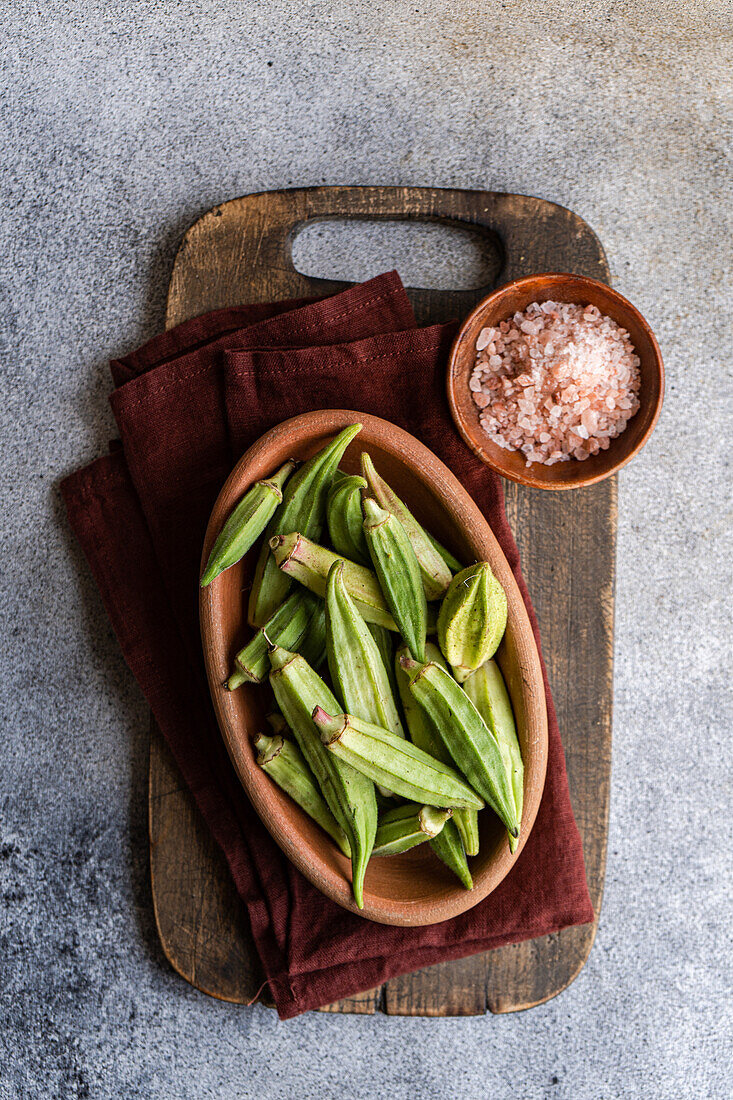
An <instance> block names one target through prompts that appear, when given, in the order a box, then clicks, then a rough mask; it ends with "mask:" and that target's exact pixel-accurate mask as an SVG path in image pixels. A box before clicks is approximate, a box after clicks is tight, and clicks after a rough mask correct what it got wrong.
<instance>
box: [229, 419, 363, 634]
mask: <svg viewBox="0 0 733 1100" xmlns="http://www.w3.org/2000/svg"><path fill="white" fill-rule="evenodd" d="M360 431H361V424H351V425H350V426H349V427H348V428H344V430H343V431H342V432H339V434H338V435H337V436H336V437H335V438H334V439H332V440H331V442H330V443H329V444H328V446H326V447H324V448H323V449H322V450H320V451H319V452H318V454H315V455H313V457H312V458H309V459H308V461H307V462H306V463H305V464H304V465H303V466H301V468H300V469H299V470H298V472H297V473H296V474H294V475H293V477H291V478H290V480H289V481H288V483H287V485H286V487H285V492H284V493H283V502H282V505H281V506H280V507H279V508H278V510H277V511H276V512H275V515H274V516H273V517H272V520H271V521H270V524H269V525H268V528H267V531H266V532H265V541H264V544H263V547H262V550H261V551H260V556H259V558H258V560H257V567H256V569H255V575H254V580H253V582H252V588H251V590H250V594H249V609H248V618H249V622H250V625H251V626H264V624H265V623H266V622H267V620H268V619H269V618H270V615H272V613H273V611H275V609H276V608H278V607H279V606H280V604H281V603H282V602H283V600H284V599H285V597H286V596H287V594H288V590H289V589H290V586H291V583H292V581H291V578H290V577H289V576H288V575H287V574H285V573H282V572H281V571H280V570H279V569H278V568H277V565H276V564H275V562H274V561H273V560H272V555H271V554H270V549H269V542H270V539H271V538H273V536H275V535H279V534H281V533H282V532H285V531H302V533H303V534H304V535H306V536H307V537H308V538H311V539H318V538H320V536H321V531H322V530H323V525H324V522H325V519H326V500H327V498H328V492H329V489H330V488H331V483H332V481H333V476H334V473H335V471H336V468H337V466H338V464H339V462H340V461H341V458H342V456H343V453H344V451H345V450H346V448H347V447H348V445H349V443H350V442H351V440H352V439H353V438H354V436H355V435H357V433H358V432H360Z"/></svg>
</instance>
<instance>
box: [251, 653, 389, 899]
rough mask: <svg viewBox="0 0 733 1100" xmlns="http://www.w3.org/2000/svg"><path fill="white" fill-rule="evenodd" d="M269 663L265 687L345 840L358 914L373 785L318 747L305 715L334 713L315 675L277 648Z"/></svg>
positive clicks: (373, 812)
mask: <svg viewBox="0 0 733 1100" xmlns="http://www.w3.org/2000/svg"><path fill="white" fill-rule="evenodd" d="M270 664H271V666H272V671H271V672H270V685H271V687H272V690H273V693H274V695H275V699H276V701H277V704H278V706H279V707H280V710H281V711H282V713H283V715H284V716H285V720H286V722H287V723H288V725H289V726H290V729H291V730H292V731H293V734H294V735H295V739H296V740H297V742H298V745H299V747H300V749H301V752H302V753H303V756H304V757H305V759H306V761H307V763H308V766H309V767H310V769H311V771H312V772H313V774H314V776H315V777H316V780H317V782H318V785H319V786H320V788H321V793H322V794H323V797H324V798H325V800H326V802H327V803H328V806H329V808H330V810H331V813H332V814H333V815H334V817H335V818H336V820H337V821H338V823H339V825H340V826H341V828H342V829H343V831H344V832H345V834H346V836H347V837H348V841H349V846H350V848H351V866H352V887H353V891H354V899H355V901H356V904H357V905H358V906H359V908H360V909H361V908H363V906H364V874H365V872H366V867H367V863H368V861H369V856H370V855H371V851H372V847H373V846H374V836H375V833H376V830H377V800H376V797H375V794H374V784H373V783H372V781H371V780H370V779H369V778H368V777H367V776H365V775H364V774H363V773H362V772H359V771H357V770H356V769H354V768H352V767H350V765H349V764H348V763H347V762H346V763H345V762H344V761H343V760H339V759H337V758H336V757H335V756H334V755H333V754H332V753H330V752H329V751H328V749H326V748H325V747H324V745H323V742H322V741H321V737H320V732H319V730H318V729H317V728H316V726H315V724H314V722H313V719H312V717H311V716H312V713H313V710H314V708H316V707H319V706H324V705H325V706H328V707H332V708H335V709H336V710H338V703H337V702H336V699H335V698H334V696H333V693H332V692H331V690H330V688H329V687H328V686H327V685H326V684H325V683H324V682H323V680H322V679H321V677H320V676H319V675H318V673H317V672H315V671H314V670H313V669H312V668H311V667H310V665H309V664H308V662H307V661H305V660H304V659H303V657H301V656H299V654H297V653H289V652H287V651H286V650H284V649H282V648H281V647H279V646H273V647H272V648H271V650H270Z"/></svg>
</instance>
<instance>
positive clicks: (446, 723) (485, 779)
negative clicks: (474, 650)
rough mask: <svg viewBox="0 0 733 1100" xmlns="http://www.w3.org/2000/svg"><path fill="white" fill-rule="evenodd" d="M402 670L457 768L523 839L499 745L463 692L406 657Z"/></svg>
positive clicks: (438, 671)
mask: <svg viewBox="0 0 733 1100" xmlns="http://www.w3.org/2000/svg"><path fill="white" fill-rule="evenodd" d="M400 664H401V665H402V668H403V669H404V670H405V672H407V673H408V675H409V677H410V680H409V688H410V691H411V692H412V694H413V695H414V697H415V699H416V700H417V702H418V703H420V705H421V706H422V708H423V710H425V711H426V712H427V714H428V715H429V717H430V718H431V719H432V722H433V726H434V728H435V729H436V730H437V732H438V734H439V736H440V738H441V740H442V741H443V743H444V745H445V747H446V748H447V749H448V752H449V753H450V754H451V757H452V758H453V760H454V761H455V763H456V764H457V766H458V767H459V768H460V769H461V771H462V772H463V774H464V775H465V776H466V779H468V781H469V783H470V784H471V786H472V787H473V788H474V790H476V791H478V793H479V794H480V795H481V796H482V798H484V799H486V802H487V803H488V805H489V806H491V808H492V809H493V810H494V811H495V812H496V813H497V814H498V815H499V817H500V818H501V820H502V821H503V822H504V824H505V825H506V827H507V831H508V832H509V833H510V835H512V836H518V835H519V823H518V821H517V813H516V809H515V806H514V797H513V795H512V789H511V784H510V781H509V775H508V773H507V770H506V767H505V765H504V760H503V757H502V755H501V751H500V749H499V745H498V743H497V740H496V738H495V737H494V735H493V733H492V732H491V730H489V728H488V727H487V725H486V723H485V722H484V720H483V718H482V717H481V715H480V714H479V712H478V711H477V710H476V707H475V706H474V705H473V703H472V702H471V700H470V699H469V698H468V696H467V695H466V693H465V691H464V690H463V688H462V687H461V686H460V685H459V684H457V683H456V681H455V680H454V679H453V677H452V676H451V675H450V673H449V672H446V671H445V669H444V668H441V667H440V665H437V664H434V663H432V662H428V663H427V664H422V665H421V664H420V663H419V662H418V661H413V660H412V659H411V658H409V657H406V656H403V657H402V658H401V659H400Z"/></svg>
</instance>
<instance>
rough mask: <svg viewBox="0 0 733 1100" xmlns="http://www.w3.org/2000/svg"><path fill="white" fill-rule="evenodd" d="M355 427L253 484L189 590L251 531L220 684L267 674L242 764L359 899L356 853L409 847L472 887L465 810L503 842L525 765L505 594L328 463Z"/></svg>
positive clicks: (362, 856) (364, 466)
mask: <svg viewBox="0 0 733 1100" xmlns="http://www.w3.org/2000/svg"><path fill="white" fill-rule="evenodd" d="M360 430H361V424H352V425H350V426H349V427H348V428H345V429H344V430H343V431H342V432H340V433H339V435H337V436H336V437H335V438H334V439H333V440H332V441H331V442H330V443H329V444H328V445H327V446H326V447H324V448H323V449H322V450H320V451H319V452H318V453H317V454H315V455H314V456H313V457H312V458H310V459H309V460H308V461H307V462H305V463H304V464H303V465H301V466H300V467H298V464H297V463H296V462H294V461H288V462H286V463H285V464H284V465H283V466H282V467H281V468H280V469H279V470H277V472H276V473H274V474H273V475H272V477H270V478H268V479H267V480H263V481H258V482H257V483H256V484H254V485H253V486H252V487H251V488H250V489H249V491H248V492H247V493H246V494H245V495H244V497H243V498H242V500H241V501H240V502H239V503H238V504H237V506H236V507H235V508H234V510H233V511H232V513H231V515H230V516H229V517H228V519H227V521H226V523H225V525H224V527H223V528H222V531H221V533H220V534H219V536H218V538H217V540H216V542H215V544H214V547H213V549H212V551H211V555H210V557H209V560H208V563H207V565H206V569H205V570H204V573H203V576H202V578H201V585H202V586H205V585H208V584H210V583H211V582H212V581H213V580H214V579H215V578H216V577H217V576H218V575H219V574H220V573H221V572H223V571H224V570H225V569H228V568H230V567H231V566H232V565H234V564H235V563H236V562H238V561H239V560H240V559H241V558H242V557H243V556H244V554H246V553H247V551H248V550H249V549H250V548H251V547H252V546H254V544H255V543H256V542H257V540H258V539H259V538H260V536H263V538H262V545H261V548H260V552H259V558H258V560H257V566H256V569H255V574H254V580H253V583H252V587H251V589H250V591H249V607H248V621H249V623H250V625H251V626H252V627H253V628H254V630H255V633H254V634H253V636H252V638H251V639H250V641H249V642H248V643H247V644H246V645H245V646H244V648H243V649H241V650H240V651H239V653H237V655H236V658H235V667H234V670H233V672H232V674H231V676H230V677H229V680H228V681H227V687H228V688H229V690H231V691H235V690H237V689H238V688H240V687H241V685H243V684H246V683H255V684H259V683H265V682H266V681H268V680H269V684H270V687H271V689H272V697H273V698H272V705H271V712H270V713H269V714H268V716H267V721H268V724H269V726H270V727H271V732H270V733H269V734H265V733H260V734H259V735H258V736H257V738H256V740H255V749H256V751H257V763H258V764H259V765H260V767H262V768H263V769H264V771H265V772H266V773H267V774H268V775H269V776H270V777H271V779H272V780H273V781H274V782H275V783H276V784H278V785H279V786H280V787H281V788H282V789H283V790H284V791H285V792H286V793H287V794H288V795H289V796H290V797H291V798H293V799H294V801H295V802H297V803H298V805H299V806H301V807H302V809H303V810H304V811H305V812H306V813H307V814H309V815H310V817H312V818H313V819H314V820H315V821H316V822H317V823H318V824H319V825H320V826H321V827H322V828H323V829H324V830H325V831H326V832H327V833H328V834H329V835H330V836H331V838H332V839H333V841H334V843H335V844H337V845H338V847H339V848H340V849H341V851H342V852H343V853H344V855H345V856H346V857H347V858H350V860H351V868H352V876H351V877H352V889H353V893H354V898H355V901H356V904H357V905H358V906H359V908H363V904H364V901H363V892H364V875H365V872H366V867H367V863H368V862H369V859H370V858H371V857H372V856H390V855H395V854H397V853H400V852H405V851H407V850H408V849H409V848H412V847H414V846H415V845H417V844H422V843H428V844H429V845H430V847H431V848H432V849H433V851H434V852H435V854H436V855H437V856H438V858H439V859H441V860H442V861H443V862H444V863H445V864H446V865H447V866H448V867H449V868H450V869H451V871H453V872H454V873H455V874H456V875H457V876H458V878H459V879H460V881H461V883H462V884H463V886H464V887H465V888H466V889H468V890H470V889H472V887H473V881H472V878H471V871H470V868H469V864H468V859H467V857H469V856H475V855H477V854H478V850H479V827H478V814H479V811H481V810H482V809H483V808H484V807H488V808H489V809H490V810H492V811H493V812H494V813H496V814H497V815H498V816H499V818H500V819H501V821H502V822H503V824H504V826H505V827H506V829H507V832H508V835H509V843H510V845H511V847H512V850H515V849H516V846H517V843H518V841H517V838H518V836H519V828H520V822H521V817H522V795H523V774H524V768H523V764H522V756H521V752H520V748H519V742H518V740H517V734H516V728H515V723H514V716H513V714H512V707H511V703H510V700H509V695H508V693H507V690H506V686H505V684H504V680H503V678H502V674H501V671H500V669H499V666H498V665H497V663H496V661H494V660H492V657H493V655H494V653H495V652H496V649H497V647H498V646H499V643H500V642H501V639H502V636H503V634H504V631H505V629H506V620H507V601H506V595H505V593H504V590H503V588H502V587H501V585H500V584H499V582H498V581H497V579H496V577H495V576H494V574H493V573H492V571H491V568H490V566H489V564H488V562H474V563H473V564H472V565H469V566H468V567H467V568H464V566H463V565H462V563H461V562H459V561H457V560H456V558H454V557H453V555H452V554H451V553H450V552H449V551H448V550H446V549H445V548H444V547H443V546H441V545H440V543H438V542H437V540H436V539H435V538H434V537H433V536H432V535H431V534H430V533H429V532H428V531H427V530H425V529H424V528H423V527H422V525H421V524H420V523H418V521H417V520H416V519H415V517H414V516H413V515H412V513H411V512H410V510H409V508H408V506H407V504H406V503H405V502H404V501H403V500H401V499H400V498H399V497H398V496H397V494H396V493H395V491H394V489H393V488H391V487H390V485H388V484H387V482H386V481H385V480H384V478H383V477H381V476H380V474H379V472H378V470H377V469H376V468H375V465H374V463H373V461H372V459H371V457H370V456H369V454H367V453H366V452H364V453H362V455H361V470H362V474H361V476H359V475H349V474H345V473H343V471H341V470H340V469H339V462H340V461H341V459H342V458H343V455H344V452H345V451H346V448H347V447H348V446H349V444H350V443H351V441H352V440H353V439H354V437H355V436H356V435H357V434H358V432H359V431H360ZM431 638H432V639H434V640H430V639H431Z"/></svg>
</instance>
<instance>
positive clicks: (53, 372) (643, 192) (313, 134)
mask: <svg viewBox="0 0 733 1100" xmlns="http://www.w3.org/2000/svg"><path fill="white" fill-rule="evenodd" d="M730 16H731V11H730V7H729V6H728V5H726V4H723V3H720V2H700V0H698V2H693V3H690V4H687V5H680V4H677V3H672V2H667V0H657V2H644V0H642V2H638V0H637V2H634V3H631V2H625V0H616V2H603V3H597V4H592V5H591V4H587V3H582V2H581V0H558V2H557V3H555V4H552V5H547V4H539V3H530V2H528V0H512V2H511V3H509V2H507V3H488V2H487V0H477V2H474V3H471V4H448V3H441V2H438V0H428V2H423V0H412V2H410V3H406V2H404V0H393V2H392V3H391V4H383V5H376V4H371V5H370V4H363V3H356V2H354V0H346V2H344V3H340V4H336V3H334V4H330V3H328V2H325V0H324V2H314V0H301V2H299V3H292V4H288V3H283V2H273V0H260V2H259V3H257V4H249V5H244V4H240V3H237V2H234V0H214V2H212V3H208V4H195V3H191V2H188V0H163V2H159V3H150V2H128V3H127V4H124V3H123V4H120V3H110V2H109V0H106V2H90V0H78V2H77V3H76V4H73V5H71V4H67V3H65V2H64V3H61V2H59V3H42V2H41V3H39V2H36V3H29V2H28V0H12V2H10V0H1V2H0V51H1V52H0V58H1V73H0V80H1V81H2V88H1V89H0V103H1V105H2V106H1V107H0V111H1V115H0V125H1V127H2V136H1V138H0V158H1V162H2V174H1V176H0V188H1V191H2V201H1V204H0V210H1V212H2V213H1V216H2V228H1V230H0V233H1V236H0V286H1V288H2V312H1V315H0V327H1V345H0V346H1V347H2V401H1V402H0V417H1V418H2V442H3V459H2V477H1V478H0V482H1V485H2V512H1V515H2V600H1V601H0V614H1V616H2V638H3V642H2V650H1V657H2V677H1V679H0V698H1V706H2V722H3V732H2V741H1V749H0V752H1V753H2V767H1V768H0V1097H2V1100H15V1098H31V1097H33V1098H35V1097H44V1098H46V1097H62V1098H67V1097H119V1098H122V1097H146V1098H147V1097H165V1098H179V1097H181V1098H183V1097H191V1098H197V1100H198V1098H207V1097H223V1098H230V1097H258V1098H262V1100H265V1098H268V1100H269V1098H271V1097H272V1098H275V1097H308V1098H310V1097H339V1098H341V1097H343V1098H351V1097H354V1098H356V1097H383V1096H389V1097H391V1098H393V1100H403V1098H412V1097H416V1096H417V1097H425V1098H438V1097H452V1096H458V1097H461V1098H474V1097H476V1098H477V1097H492V1100H501V1098H509V1097H511V1098H512V1100H517V1098H539V1097H552V1098H557V1100H590V1098H601V1097H603V1098H615V1097H635V1096H643V1097H655V1098H656V1097H660V1098H662V1097H665V1098H666V1097H669V1098H674V1100H679V1098H682V1097H695V1098H697V1097H716V1098H717V1097H721V1098H722V1097H727V1096H730V1095H731V1092H732V1091H733V1078H732V1076H731V1039H732V1038H733V1035H732V1028H733V1025H732V1019H731V994H732V993H733V990H732V988H731V986H732V982H731V959H732V958H733V952H732V951H731V947H732V944H731V906H730V883H731V864H730V834H731V828H730V815H729V805H730V795H731V773H730V764H731V750H730V743H731V728H732V725H733V723H732V721H731V719H732V718H733V714H732V710H731V696H730V681H731V650H730V605H729V604H728V603H727V602H726V594H727V591H728V590H729V588H730V584H731V565H732V562H731V539H730V438H731V429H732V428H733V424H732V423H731V419H732V418H731V386H730V380H731V369H730V347H731V327H730V283H729V282H728V285H727V287H726V280H729V278H730V220H729V219H730V209H731V198H732V196H731V175H730V167H731V166H730V152H731V116H732V112H731V70H730V67H729V66H730V54H731V51H730V44H731V22H730ZM323 182H329V183H336V182H344V183H404V184H431V185H454V186H465V187H486V188H496V189H505V190H512V191H520V192H526V193H531V194H537V195H540V196H543V197H545V198H548V199H553V200H556V201H558V202H560V203H563V204H565V205H567V206H570V207H572V208H573V209H574V210H576V211H578V212H579V213H580V214H581V215H582V216H583V217H585V218H586V219H587V220H588V221H589V222H590V224H591V225H592V226H594V228H595V229H596V230H597V231H598V233H599V234H600V236H601V238H602V240H603V241H604V243H605V246H606V249H607V251H608V255H609V259H610V262H611V266H612V269H613V275H614V278H615V280H616V285H617V286H618V287H619V288H620V290H621V291H622V292H623V293H625V294H627V295H628V296H629V297H630V298H631V299H632V300H634V301H635V302H636V303H637V304H638V305H639V306H640V308H641V309H642V311H643V312H644V313H645V314H646V316H647V317H648V318H649V320H650V321H651V323H652V324H653V326H654V327H655V329H656V331H657V333H658V335H659V338H660V341H661V344H662V347H663V350H664V354H665V357H666V363H667V369H668V378H669V386H668V397H667V404H666V408H665V411H664V415H663V417H662V420H661V422H660V425H659V428H658V430H657V432H656V434H655V436H654V438H653V440H652V441H651V443H650V444H649V446H648V447H647V448H646V450H645V451H644V453H643V454H642V455H641V456H640V457H639V458H638V459H637V460H636V461H635V462H634V463H633V465H632V466H631V467H630V468H628V469H627V470H626V471H625V472H624V473H623V474H622V477H621V491H620V529H619V562H618V565H619V571H618V604H617V607H618V620H617V633H616V662H617V663H616V716H615V741H614V762H613V764H614V770H613V803H612V812H611V828H610V845H609V860H608V877H607V888H606V896H605V902H604V907H603V915H602V920H601V928H600V932H599V935H598V940H597V943H596V946H595V948H594V950H593V953H592V955H591V958H590V961H589V962H588V965H587V966H586V968H585V970H584V971H583V973H582V974H581V976H580V977H579V978H578V980H577V981H576V983H575V984H574V985H573V986H572V987H571V988H570V989H568V990H567V991H566V992H565V993H564V994H563V995H562V996H560V997H559V998H557V999H556V1000H555V1001H553V1002H551V1003H549V1004H547V1005H545V1006H544V1007H541V1008H537V1009H535V1010H533V1011H530V1012H527V1013H524V1014H520V1015H517V1016H510V1017H503V1018H495V1017H487V1018H485V1019H483V1018H481V1019H466V1020H461V1019H458V1020H419V1019H418V1020H409V1019H407V1020H401V1019H389V1018H384V1017H377V1018H353V1017H352V1018H345V1017H335V1016H323V1015H318V1014H310V1015H308V1016H306V1017H304V1018H301V1019H299V1020H296V1021H294V1022H291V1023H289V1024H286V1025H283V1024H279V1023H278V1021H277V1020H276V1018H275V1016H274V1014H273V1013H272V1012H270V1011H267V1010H264V1009H262V1008H253V1009H247V1008H237V1007H233V1006H227V1005H224V1004H219V1003H216V1002H215V1001H213V1000H210V999H208V998H207V997H205V996H203V995H201V994H199V993H197V992H195V991H194V990H192V989H190V988H189V987H187V986H186V985H185V984H184V983H183V982H182V981H181V980H180V979H179V978H178V977H176V976H175V975H174V974H173V973H172V972H171V971H170V969H169V968H168V967H167V965H166V964H165V962H164V960H163V959H162V957H161V953H160V950H159V949H158V947H157V944H156V938H155V932H154V927H153V920H152V915H151V904H150V894H149V884H148V878H147V868H146V859H147V847H146V822H145V771H146V747H147V715H146V707H145V704H144V702H143V700H142V698H141V696H140V694H139V692H138V690H137V689H136V686H135V684H134V683H133V681H132V679H131V677H130V675H129V673H128V672H127V670H126V667H125V666H124V664H123V662H122V659H121V657H120V655H119V653H118V650H117V647H116V644H115V640H114V638H113V636H112V631H111V629H110V627H109V625H108V623H107V621H106V619H105V616H104V614H103V612H102V608H101V605H100V601H99V598H98V596H97V594H96V591H95V589H94V586H93V584H92V582H91V580H90V577H89V575H88V573H87V571H86V569H85V566H84V564H83V562H82V560H81V556H80V553H79V551H78V549H77V547H76V546H75V545H74V543H73V541H72V540H71V538H70V535H69V533H68V531H67V528H66V526H65V522H64V519H63V516H62V513H61V508H60V504H59V498H58V493H57V483H58V480H59V478H60V476H61V475H62V474H63V473H65V472H67V471H69V470H71V469H73V468H74V467H76V466H78V465H79V464H80V463H82V462H86V461H88V460H89V459H91V458H93V457H94V456H96V455H97V454H99V453H100V452H101V451H102V450H103V449H104V447H105V446H106V443H107V440H108V438H109V437H110V436H112V435H113V434H114V429H113V423H112V418H111V415H110V412H109V409H108V405H107V392H108V390H109V385H110V384H109V379H108V374H107V368H106V360H107V359H108V358H109V356H110V355H112V354H115V353H120V352H124V351H126V350H127V349H129V348H131V347H133V346H134V345H136V344H137V343H138V342H139V341H140V340H142V339H144V338H146V337H148V336H150V335H152V334H153V333H154V332H155V331H156V330H157V329H158V328H159V326H160V324H161V318H162V310H163V301H164V294H165V289H166V283H167V279H168V275H169V272H170V267H171V262H172V259H173V255H174V252H175V249H176V245H177V243H178V241H179V240H180V237H181V234H182V232H183V231H184V230H185V228H186V227H187V226H188V225H189V224H190V223H191V222H193V221H194V220H195V219H196V218H197V217H198V216H199V215H200V214H201V213H203V212H204V211H205V210H206V209H207V208H208V207H210V206H211V205H212V204H214V203H216V202H219V201H221V200H223V199H227V198H231V197H234V196H237V195H239V194H242V193H246V192H249V191H255V190H260V189H263V188H277V187H282V186H288V185H297V184H316V183H323ZM726 205H727V210H726ZM301 246H302V253H301V255H302V257H303V261H302V262H307V263H308V264H309V265H311V266H313V265H315V266H319V265H320V267H321V269H322V273H323V274H328V273H329V271H330V270H332V269H333V266H334V265H335V263H336V262H338V264H339V265H340V268H341V271H342V272H343V273H344V274H355V275H359V276H361V275H370V274H374V273H375V272H376V271H377V270H379V269H380V268H381V267H384V266H385V263H384V258H383V256H384V253H383V252H382V254H381V257H380V255H379V247H380V246H379V242H377V241H376V240H375V239H374V238H373V237H370V235H369V234H366V235H365V236H364V237H363V238H362V242H361V245H359V244H355V243H354V242H353V241H352V242H349V243H347V244H346V245H345V247H344V251H343V254H342V255H341V256H339V257H338V259H337V260H336V259H334V256H333V252H332V247H333V245H332V242H330V241H329V238H328V236H323V237H320V238H319V237H318V236H316V237H315V238H312V239H311V240H310V242H301ZM387 247H388V251H389V249H390V248H391V246H387ZM394 247H395V249H396V253H397V254H396V255H395V256H394V260H395V261H396V262H397V264H398V266H399V265H400V264H401V263H403V262H404V263H409V262H411V260H414V256H413V257H410V256H409V255H406V254H405V252H404V244H399V242H398V243H397V244H395V246H394ZM382 248H384V246H383V245H382ZM468 262H472V261H467V263H468ZM390 263H391V260H390Z"/></svg>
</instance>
